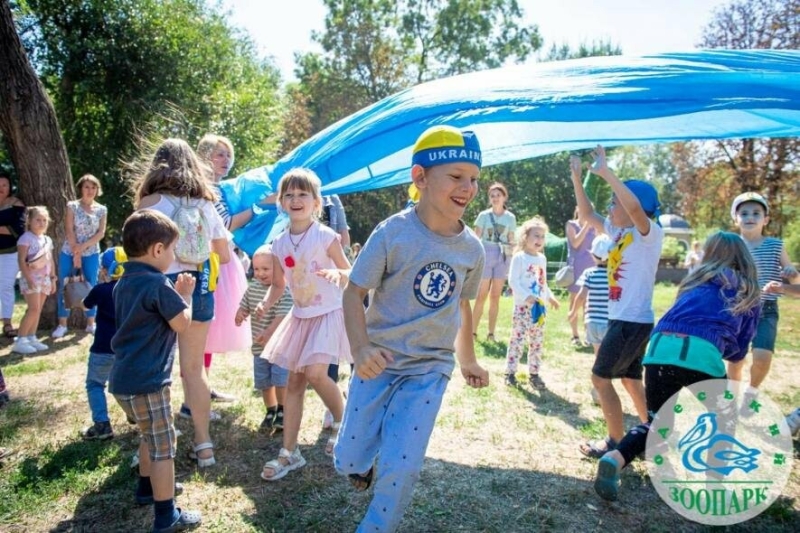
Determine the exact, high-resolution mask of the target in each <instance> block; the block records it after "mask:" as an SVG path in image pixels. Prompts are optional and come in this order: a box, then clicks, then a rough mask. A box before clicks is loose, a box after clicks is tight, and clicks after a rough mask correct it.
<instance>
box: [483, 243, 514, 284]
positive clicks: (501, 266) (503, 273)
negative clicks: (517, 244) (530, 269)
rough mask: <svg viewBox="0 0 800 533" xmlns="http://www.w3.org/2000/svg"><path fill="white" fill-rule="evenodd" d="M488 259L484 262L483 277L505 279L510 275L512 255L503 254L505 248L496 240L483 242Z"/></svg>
mask: <svg viewBox="0 0 800 533" xmlns="http://www.w3.org/2000/svg"><path fill="white" fill-rule="evenodd" d="M483 250H484V252H485V253H486V261H485V262H484V264H483V275H482V276H481V279H502V280H504V281H505V279H506V278H507V277H508V267H509V265H510V264H511V256H509V255H507V254H506V255H503V250H502V248H500V245H499V244H497V243H496V242H483Z"/></svg>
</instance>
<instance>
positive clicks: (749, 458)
mask: <svg viewBox="0 0 800 533" xmlns="http://www.w3.org/2000/svg"><path fill="white" fill-rule="evenodd" d="M678 450H679V451H680V450H682V451H683V458H682V459H681V462H682V463H683V467H684V468H686V470H689V471H691V472H716V473H718V474H721V475H723V476H727V475H729V474H730V473H731V472H732V471H733V470H734V469H736V468H740V469H741V470H742V471H744V472H750V471H751V470H755V469H756V468H758V462H757V460H756V458H757V457H758V456H759V455H761V450H758V449H756V448H748V447H747V446H745V445H744V444H742V443H741V442H739V441H738V440H737V439H736V438H735V437H732V436H731V435H728V434H726V433H722V432H720V431H719V430H718V429H717V415H716V413H705V414H702V415H700V416H699V417H697V423H696V424H695V425H694V427H693V428H692V429H690V430H689V432H688V433H687V434H686V435H685V436H684V437H683V438H682V439H681V440H680V441H678Z"/></svg>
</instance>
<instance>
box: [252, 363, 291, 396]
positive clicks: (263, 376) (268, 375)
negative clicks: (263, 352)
mask: <svg viewBox="0 0 800 533" xmlns="http://www.w3.org/2000/svg"><path fill="white" fill-rule="evenodd" d="M288 382H289V371H288V370H286V369H285V368H281V367H279V366H278V365H275V364H272V363H270V362H269V361H267V360H266V359H264V358H262V357H261V356H258V355H256V356H254V357H253V383H254V387H255V388H256V389H258V390H267V389H268V388H270V387H285V386H286V384H287V383H288Z"/></svg>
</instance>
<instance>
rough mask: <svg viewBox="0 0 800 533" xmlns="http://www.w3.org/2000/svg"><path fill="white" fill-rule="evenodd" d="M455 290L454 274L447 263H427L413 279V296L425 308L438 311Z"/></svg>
mask: <svg viewBox="0 0 800 533" xmlns="http://www.w3.org/2000/svg"><path fill="white" fill-rule="evenodd" d="M455 289H456V273H455V271H454V270H453V269H452V268H451V267H450V265H448V264H447V263H441V262H434V263H428V264H427V265H425V266H424V267H423V268H421V269H420V271H419V272H417V275H416V277H415V278H414V296H415V297H416V298H417V301H418V302H419V303H421V304H422V305H424V306H425V307H430V308H431V309H438V308H439V307H442V306H443V305H444V304H446V303H447V301H448V300H450V297H451V296H452V295H453V292H454V291H455Z"/></svg>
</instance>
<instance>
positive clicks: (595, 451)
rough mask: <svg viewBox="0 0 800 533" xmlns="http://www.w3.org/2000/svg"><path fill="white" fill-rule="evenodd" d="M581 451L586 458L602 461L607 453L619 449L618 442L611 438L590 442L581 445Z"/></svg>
mask: <svg viewBox="0 0 800 533" xmlns="http://www.w3.org/2000/svg"><path fill="white" fill-rule="evenodd" d="M579 449H580V451H581V453H582V454H583V455H585V456H586V457H590V458H592V459H600V458H601V457H603V456H604V455H605V454H606V452H610V451H611V450H616V449H617V442H616V441H615V440H614V439H612V438H611V437H606V438H604V439H598V440H590V441H588V442H585V443H584V444H581V445H580V448H579Z"/></svg>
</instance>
